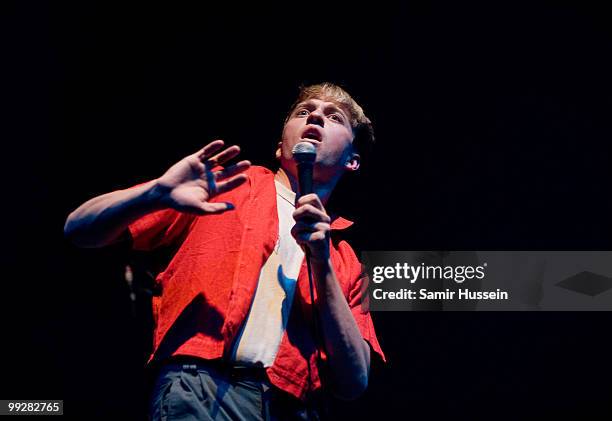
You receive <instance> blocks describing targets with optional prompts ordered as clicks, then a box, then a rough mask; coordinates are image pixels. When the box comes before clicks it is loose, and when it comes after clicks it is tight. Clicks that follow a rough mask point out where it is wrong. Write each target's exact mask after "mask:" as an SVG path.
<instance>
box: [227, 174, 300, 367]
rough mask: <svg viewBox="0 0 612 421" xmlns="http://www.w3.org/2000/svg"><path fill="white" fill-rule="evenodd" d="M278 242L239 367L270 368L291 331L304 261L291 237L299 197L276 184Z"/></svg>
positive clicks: (238, 346)
mask: <svg viewBox="0 0 612 421" xmlns="http://www.w3.org/2000/svg"><path fill="white" fill-rule="evenodd" d="M275 185H276V205H277V206H276V208H277V211H278V223H279V227H278V239H277V241H276V246H275V247H274V251H273V252H272V254H271V255H270V257H269V258H268V260H267V261H266V263H265V264H264V266H263V267H262V268H261V272H260V273H259V282H258V284H257V290H256V291H255V297H254V298H253V303H252V304H251V309H250V310H249V314H248V316H247V320H246V322H245V324H244V325H243V326H242V328H241V331H240V332H239V333H238V338H237V340H236V343H235V346H234V350H233V359H234V361H236V362H237V363H238V364H244V365H254V364H257V365H260V364H261V365H263V366H264V367H269V366H271V365H272V363H273V362H274V359H275V358H276V353H277V352H278V347H279V346H280V342H281V339H282V337H283V334H284V332H285V329H286V328H287V321H288V319H289V313H290V311H291V304H292V302H293V295H294V293H295V288H296V285H297V277H298V275H299V272H300V267H301V265H302V261H303V259H304V252H303V250H302V248H301V247H300V246H299V245H298V244H297V243H296V242H295V239H294V238H293V236H292V235H291V228H292V227H293V225H295V221H294V220H293V217H292V214H293V211H294V210H295V206H294V203H295V193H294V192H293V191H291V190H289V189H288V188H287V187H285V186H284V185H282V184H281V183H279V182H278V181H276V180H275Z"/></svg>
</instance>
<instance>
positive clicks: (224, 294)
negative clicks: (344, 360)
mask: <svg viewBox="0 0 612 421" xmlns="http://www.w3.org/2000/svg"><path fill="white" fill-rule="evenodd" d="M247 175H248V181H247V182H245V183H244V184H243V185H241V186H240V187H238V188H236V189H234V190H232V191H230V192H227V193H224V194H221V195H219V196H216V197H215V198H214V199H213V200H212V201H213V202H231V203H232V204H233V205H234V206H235V209H234V210H231V211H227V212H224V213H222V214H219V215H205V216H195V215H191V214H186V213H180V212H177V211H175V210H172V209H166V210H162V211H158V212H154V213H151V214H149V215H146V216H145V217H143V218H141V219H139V220H137V221H135V222H134V223H133V224H131V225H130V227H129V230H130V233H131V236H132V239H133V247H134V248H135V249H137V250H151V249H154V248H156V247H159V246H163V245H177V246H179V247H178V251H177V252H176V254H174V256H173V257H172V259H171V261H170V263H169V264H168V266H167V267H166V268H165V270H164V271H162V272H161V273H160V274H159V275H158V277H157V284H158V287H159V288H160V290H161V294H160V295H159V296H157V297H153V317H154V321H155V330H154V335H153V352H152V354H151V357H150V359H149V361H151V360H153V359H155V360H161V359H163V358H166V357H169V356H176V355H190V356H195V357H200V358H205V359H218V358H229V356H230V353H231V350H232V345H233V342H234V340H235V338H236V335H237V333H238V332H239V329H240V327H241V325H242V324H243V323H244V322H245V321H246V318H247V315H248V312H249V309H250V305H251V302H252V299H253V297H254V294H255V289H256V288H257V282H258V279H259V272H260V270H261V267H262V266H263V264H264V263H265V262H266V260H267V259H268V257H269V256H270V254H271V253H272V251H273V248H274V246H275V243H276V239H277V237H278V214H277V210H276V187H275V185H274V173H273V172H271V171H270V170H268V169H266V168H263V167H251V168H250V169H249V170H248V171H247ZM350 225H352V222H350V221H348V220H346V219H343V218H340V217H338V218H336V219H334V220H333V221H332V223H331V229H332V242H331V248H330V253H331V262H332V265H333V268H334V271H335V273H336V277H337V279H338V282H339V283H340V286H341V288H342V291H343V292H344V296H345V297H346V299H347V302H348V304H349V306H350V308H351V311H352V313H353V317H354V318H355V321H356V322H357V326H358V327H359V330H360V331H361V334H362V335H363V338H364V339H365V340H366V341H367V342H368V343H369V344H370V346H371V347H372V349H373V350H374V351H375V352H376V353H378V354H379V355H380V357H381V358H382V359H383V360H384V359H385V357H384V354H383V352H382V350H381V349H380V345H379V344H378V340H377V338H376V333H375V332H374V326H373V324H372V319H371V317H370V314H369V313H368V312H367V310H366V309H364V307H362V305H361V304H362V298H363V297H365V295H364V294H363V293H362V288H363V286H364V282H366V280H367V277H366V275H364V272H363V270H362V265H361V263H360V262H359V260H358V259H357V257H356V255H355V253H354V251H353V249H352V248H351V247H350V246H349V244H348V243H347V242H346V241H342V240H339V239H338V238H337V235H335V234H336V233H337V230H342V229H345V228H347V227H349V226H350ZM297 284H298V286H297V290H296V294H295V299H294V302H293V305H292V307H291V314H290V317H289V321H288V323H287V329H286V331H285V332H284V334H283V338H282V340H281V344H280V347H279V350H278V353H277V356H276V359H275V360H274V363H273V365H272V366H271V367H268V368H267V369H266V372H267V375H268V377H269V379H270V381H271V382H272V383H273V384H274V385H275V386H277V387H279V388H280V389H282V390H285V391H286V392H289V393H291V394H292V395H294V396H296V397H298V398H300V399H304V398H305V394H306V392H307V388H308V386H309V381H308V371H309V367H308V362H307V360H306V358H308V359H309V360H310V368H311V369H312V373H311V379H312V385H313V387H314V388H315V389H316V388H318V387H320V380H319V376H318V373H317V369H316V364H315V361H316V360H315V358H316V355H315V347H314V341H313V339H312V335H311V328H310V320H311V314H310V292H309V288H308V273H307V270H306V263H305V261H304V262H302V267H301V269H300V274H299V276H298V280H297ZM315 300H316V294H315ZM305 356H307V357H305Z"/></svg>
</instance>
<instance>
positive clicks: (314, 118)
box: [306, 108, 325, 127]
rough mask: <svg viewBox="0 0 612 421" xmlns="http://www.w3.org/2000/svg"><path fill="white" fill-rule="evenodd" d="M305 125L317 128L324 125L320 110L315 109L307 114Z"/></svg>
mask: <svg viewBox="0 0 612 421" xmlns="http://www.w3.org/2000/svg"><path fill="white" fill-rule="evenodd" d="M306 124H315V125H317V126H321V127H323V125H324V124H325V119H324V118H323V113H322V112H321V110H320V109H318V108H316V109H314V110H312V111H311V112H310V114H308V118H307V119H306Z"/></svg>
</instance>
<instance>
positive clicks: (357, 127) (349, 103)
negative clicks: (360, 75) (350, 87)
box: [285, 82, 374, 152]
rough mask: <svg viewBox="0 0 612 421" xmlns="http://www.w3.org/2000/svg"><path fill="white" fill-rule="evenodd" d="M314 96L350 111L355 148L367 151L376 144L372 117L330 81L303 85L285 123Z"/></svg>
mask: <svg viewBox="0 0 612 421" xmlns="http://www.w3.org/2000/svg"><path fill="white" fill-rule="evenodd" d="M312 98H316V99H320V100H322V101H331V102H334V103H336V104H337V105H338V106H339V107H341V108H342V109H343V110H344V111H345V112H347V113H348V117H349V120H350V123H351V127H352V128H353V133H354V134H355V138H354V139H353V146H354V147H355V149H357V150H358V151H362V152H366V151H367V150H368V149H369V148H371V147H372V146H373V145H374V128H373V126H372V122H371V121H370V119H369V118H368V117H367V116H366V115H365V113H364V112H363V108H361V106H360V105H359V104H357V102H356V101H355V100H354V99H353V98H352V97H351V96H350V95H349V93H348V92H346V91H345V90H344V89H342V88H341V87H340V86H338V85H334V84H333V83H330V82H323V83H319V84H316V85H309V86H301V87H300V92H299V94H298V97H297V99H296V100H295V102H294V103H293V105H292V106H291V108H290V109H289V113H288V114H287V118H286V119H285V123H286V122H287V120H289V117H290V116H291V113H293V111H294V110H295V108H296V107H297V106H298V105H299V104H301V103H302V102H304V101H308V100H309V99H312Z"/></svg>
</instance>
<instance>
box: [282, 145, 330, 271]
mask: <svg viewBox="0 0 612 421" xmlns="http://www.w3.org/2000/svg"><path fill="white" fill-rule="evenodd" d="M293 158H294V159H295V161H296V163H297V169H298V185H299V192H298V196H297V197H298V199H297V203H296V209H295V211H294V212H293V219H294V220H295V222H296V224H295V225H294V227H293V228H292V229H291V235H293V237H294V238H295V241H296V242H297V243H298V244H299V245H302V246H306V247H307V249H306V250H307V258H310V259H312V261H313V262H315V261H316V262H326V261H327V259H329V235H330V230H331V227H330V222H331V218H330V217H329V216H328V215H327V212H326V211H325V208H324V207H323V203H321V200H320V199H319V196H317V195H316V194H315V193H313V177H312V175H313V165H314V161H315V159H316V149H315V147H314V145H313V144H312V143H310V142H300V143H298V144H297V145H295V147H294V148H293Z"/></svg>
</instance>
